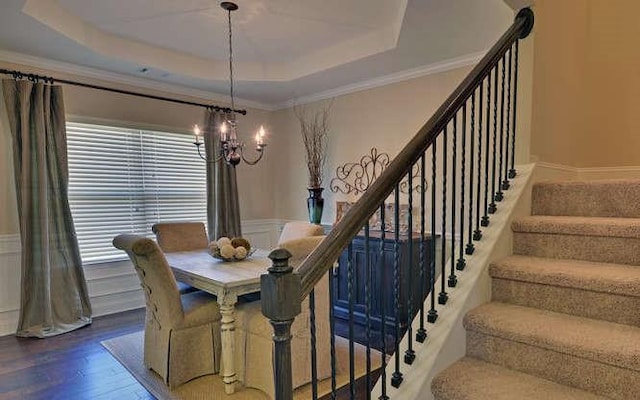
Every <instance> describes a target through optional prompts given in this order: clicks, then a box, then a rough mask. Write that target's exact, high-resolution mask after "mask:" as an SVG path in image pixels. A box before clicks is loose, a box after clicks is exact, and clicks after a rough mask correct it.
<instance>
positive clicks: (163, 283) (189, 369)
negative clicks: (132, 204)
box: [113, 234, 221, 388]
mask: <svg viewBox="0 0 640 400" xmlns="http://www.w3.org/2000/svg"><path fill="white" fill-rule="evenodd" d="M113 245H114V246H115V247H117V248H118V249H121V250H124V251H126V252H127V254H128V255H129V258H131V261H132V262H133V265H134V267H135V270H136V272H137V274H138V278H139V279H140V284H141V285H142V288H143V290H144V295H145V300H146V309H147V313H146V322H145V329H144V364H145V366H146V367H147V368H149V369H152V370H154V371H155V372H157V373H158V374H159V375H160V376H161V377H162V378H163V379H164V381H165V383H167V384H168V385H169V387H171V388H173V387H176V386H178V385H180V384H181V383H184V382H186V381H188V380H191V379H193V378H197V377H199V376H202V375H207V374H214V373H217V372H218V371H219V364H220V318H221V316H220V310H219V307H218V303H217V302H215V298H214V297H213V296H210V295H208V294H206V293H204V292H202V291H197V292H194V293H191V294H186V295H182V296H181V295H180V293H179V292H178V287H177V285H176V280H175V278H174V277H173V273H172V272H171V269H170V267H169V264H167V260H166V259H165V257H164V254H163V253H162V250H161V249H160V248H159V247H158V245H157V244H156V242H154V241H153V240H151V239H148V238H144V237H142V236H137V235H129V234H123V235H118V236H116V238H115V239H114V240H113Z"/></svg>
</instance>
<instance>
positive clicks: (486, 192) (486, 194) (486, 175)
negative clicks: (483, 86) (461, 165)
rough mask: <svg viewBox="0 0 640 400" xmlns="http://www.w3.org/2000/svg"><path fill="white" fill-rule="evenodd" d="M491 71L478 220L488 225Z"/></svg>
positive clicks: (481, 223)
mask: <svg viewBox="0 0 640 400" xmlns="http://www.w3.org/2000/svg"><path fill="white" fill-rule="evenodd" d="M491 72H492V71H489V74H488V75H487V109H486V114H487V115H486V116H487V119H486V124H485V125H486V126H485V136H484V139H485V140H484V143H485V146H484V215H483V216H482V220H481V221H480V225H482V226H489V215H487V213H488V212H489V134H490V133H491V124H490V123H489V121H490V119H491Z"/></svg>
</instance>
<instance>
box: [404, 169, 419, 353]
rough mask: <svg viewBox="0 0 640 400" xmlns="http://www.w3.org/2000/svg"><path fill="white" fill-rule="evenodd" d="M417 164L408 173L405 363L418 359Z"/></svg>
mask: <svg viewBox="0 0 640 400" xmlns="http://www.w3.org/2000/svg"><path fill="white" fill-rule="evenodd" d="M414 166H415V165H411V167H410V168H409V173H408V174H407V183H408V185H409V199H408V201H409V208H408V210H407V226H408V229H407V240H408V253H409V257H408V258H409V259H408V260H407V261H408V265H407V271H408V272H407V274H406V277H405V282H406V284H405V293H408V295H407V304H406V306H407V350H405V352H404V362H405V364H409V365H411V364H413V361H414V360H415V359H416V353H415V351H414V350H413V328H412V324H411V322H412V320H413V279H414V274H413V272H414V270H415V265H414V262H413V168H414Z"/></svg>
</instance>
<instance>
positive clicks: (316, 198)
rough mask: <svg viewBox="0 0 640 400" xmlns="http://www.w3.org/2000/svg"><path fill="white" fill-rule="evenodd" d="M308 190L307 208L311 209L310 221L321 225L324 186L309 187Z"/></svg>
mask: <svg viewBox="0 0 640 400" xmlns="http://www.w3.org/2000/svg"><path fill="white" fill-rule="evenodd" d="M308 190H309V198H308V199H307V209H308V210H309V222H311V223H312V224H318V225H319V224H320V221H321V220H322V209H323V208H324V199H323V198H322V191H323V190H324V188H321V187H319V188H308Z"/></svg>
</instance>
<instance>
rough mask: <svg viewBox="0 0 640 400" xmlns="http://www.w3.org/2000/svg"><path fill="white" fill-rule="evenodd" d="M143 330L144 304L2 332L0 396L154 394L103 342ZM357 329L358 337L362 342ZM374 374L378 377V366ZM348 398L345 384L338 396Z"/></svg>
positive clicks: (85, 399) (72, 398) (121, 398)
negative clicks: (36, 334) (40, 331)
mask: <svg viewBox="0 0 640 400" xmlns="http://www.w3.org/2000/svg"><path fill="white" fill-rule="evenodd" d="M142 329H144V309H138V310H133V311H127V312H122V313H118V314H113V315H108V316H104V317H98V318H94V320H93V323H92V324H91V325H89V326H86V327H84V328H81V329H78V330H76V331H73V332H70V333H67V334H64V335H60V336H55V337H51V338H48V339H33V338H19V337H16V336H14V335H9V336H4V337H0V400H14V399H15V400H18V399H20V400H29V399H38V400H40V399H43V400H44V399H47V400H56V399H60V400H76V399H77V400H108V399H114V400H115V399H118V400H140V399H149V400H151V399H154V397H153V395H151V394H150V393H149V392H148V391H147V390H146V389H145V388H144V387H143V386H142V385H140V384H139V383H138V381H137V380H136V379H135V378H134V377H133V376H132V375H131V374H129V372H128V371H127V370H126V369H125V368H124V367H123V366H122V365H121V364H120V363H119V362H118V361H116V359H115V358H113V357H112V356H111V354H109V352H108V351H107V350H106V349H105V348H104V347H102V345H101V344H100V342H101V341H103V340H106V339H110V338H113V337H117V336H121V335H126V334H128V333H132V332H136V331H139V330H142ZM336 330H337V331H338V330H345V327H344V326H340V327H337V329H336ZM357 333H358V336H359V337H358V338H356V341H362V337H361V336H362V332H357ZM372 375H373V376H372V382H375V380H376V379H377V377H378V375H379V371H376V372H374V373H373V374H372ZM365 393H366V392H365V389H364V379H360V380H358V381H357V382H356V398H357V399H364V398H366V396H365ZM349 397H350V392H349V388H348V387H344V388H342V389H341V390H340V391H339V392H338V396H337V399H348V398H349ZM330 398H331V397H330V396H329V395H328V396H325V397H324V398H323V400H324V399H330Z"/></svg>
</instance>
